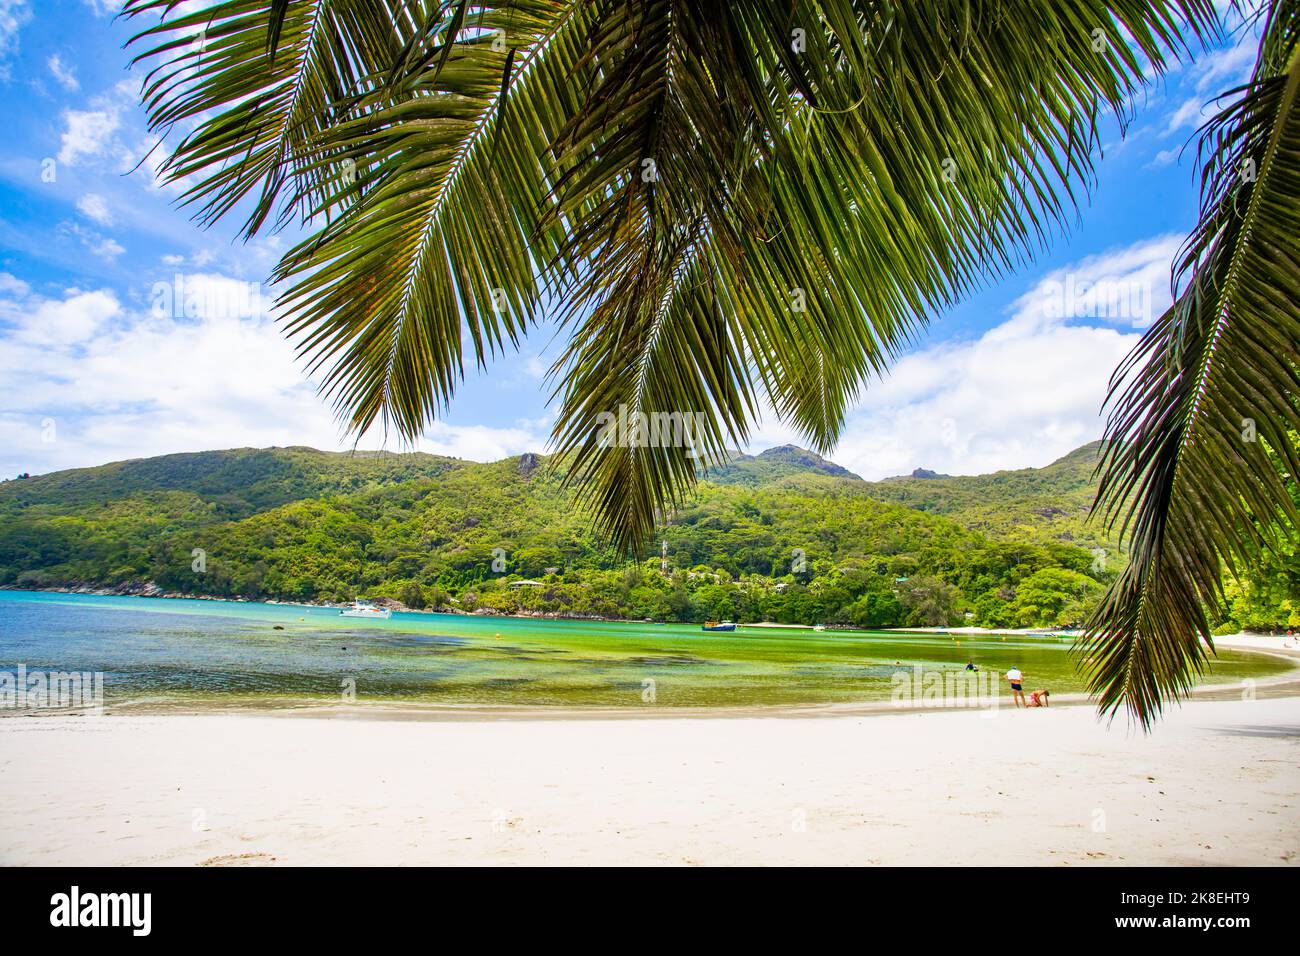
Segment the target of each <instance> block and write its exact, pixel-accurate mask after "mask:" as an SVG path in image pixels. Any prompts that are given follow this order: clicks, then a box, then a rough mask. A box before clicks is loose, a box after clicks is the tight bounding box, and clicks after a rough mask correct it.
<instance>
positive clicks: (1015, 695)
mask: <svg viewBox="0 0 1300 956" xmlns="http://www.w3.org/2000/svg"><path fill="white" fill-rule="evenodd" d="M1007 680H1008V681H1010V682H1011V699H1012V700H1013V701H1015V704H1016V706H1017V707H1026V706H1028V705H1027V704H1026V703H1025V691H1024V686H1025V675H1024V674H1022V673H1020V668H1019V667H1013V668H1011V670H1009V671H1007Z"/></svg>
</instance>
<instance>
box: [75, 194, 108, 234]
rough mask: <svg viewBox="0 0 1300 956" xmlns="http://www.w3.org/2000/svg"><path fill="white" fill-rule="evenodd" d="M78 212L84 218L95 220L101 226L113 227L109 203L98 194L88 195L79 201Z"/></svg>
mask: <svg viewBox="0 0 1300 956" xmlns="http://www.w3.org/2000/svg"><path fill="white" fill-rule="evenodd" d="M77 210H78V211H79V212H80V213H81V214H82V215H83V216H86V217H87V218H89V219H93V220H95V222H97V223H99V224H100V225H101V226H111V225H112V224H113V214H112V213H111V212H110V211H109V209H108V203H107V202H105V201H104V197H103V196H101V195H99V194H98V193H86V195H84V196H82V197H81V198H80V199H78V200H77Z"/></svg>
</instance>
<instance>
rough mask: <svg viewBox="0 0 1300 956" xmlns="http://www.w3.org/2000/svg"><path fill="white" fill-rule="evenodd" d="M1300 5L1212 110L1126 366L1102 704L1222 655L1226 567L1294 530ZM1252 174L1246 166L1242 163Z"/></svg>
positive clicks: (1278, 5) (1099, 649)
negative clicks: (1190, 197) (1169, 296)
mask: <svg viewBox="0 0 1300 956" xmlns="http://www.w3.org/2000/svg"><path fill="white" fill-rule="evenodd" d="M1298 12H1300V4H1297V3H1296V2H1295V0H1280V2H1275V3H1273V4H1272V5H1271V6H1270V7H1269V12H1268V17H1267V22H1266V24H1265V26H1264V29H1263V31H1262V38H1261V42H1260V50H1259V54H1258V57H1257V62H1256V67H1255V71H1254V75H1253V77H1252V79H1251V81H1250V83H1249V84H1247V85H1246V86H1245V87H1243V88H1242V89H1240V90H1239V91H1237V96H1236V98H1235V99H1234V100H1232V101H1230V102H1229V103H1228V104H1227V105H1226V106H1224V107H1223V109H1222V110H1221V112H1220V113H1219V114H1218V115H1217V116H1216V117H1215V118H1214V119H1213V120H1211V122H1210V123H1208V124H1207V125H1206V127H1205V128H1204V130H1203V133H1202V139H1201V144H1200V150H1199V153H1200V156H1201V157H1202V160H1203V163H1204V169H1203V174H1202V203H1201V215H1200V222H1199V224H1198V227H1197V230H1196V231H1195V232H1194V233H1193V234H1192V236H1191V238H1190V239H1189V240H1188V242H1187V245H1186V247H1185V248H1184V251H1183V253H1182V254H1181V258H1180V260H1179V261H1178V262H1177V263H1176V264H1175V276H1176V278H1178V279H1180V280H1181V291H1180V293H1179V295H1178V297H1177V298H1176V300H1175V302H1174V304H1173V305H1172V306H1171V307H1170V309H1169V310H1168V311H1167V312H1166V313H1165V314H1164V315H1163V316H1161V317H1160V318H1159V319H1158V320H1157V321H1156V322H1155V323H1154V324H1153V325H1152V327H1151V328H1150V329H1149V330H1148V331H1147V332H1146V333H1145V334H1144V336H1143V338H1142V340H1141V341H1140V342H1139V344H1138V345H1137V347H1136V348H1135V349H1134V351H1133V353H1132V355H1131V356H1130V358H1129V359H1128V361H1127V362H1126V363H1125V364H1124V365H1122V366H1121V369H1120V373H1119V374H1117V377H1116V384H1115V386H1114V388H1113V392H1112V396H1111V414H1110V419H1109V422H1108V426H1107V435H1106V439H1107V446H1106V456H1105V459H1104V462H1103V467H1102V470H1101V481H1100V485H1099V490H1098V496H1097V507H1096V509H1095V510H1096V511H1097V512H1099V513H1102V514H1104V515H1105V516H1106V520H1107V521H1108V522H1110V523H1112V524H1114V523H1119V524H1121V526H1122V529H1123V530H1124V531H1125V532H1126V533H1127V534H1128V536H1129V551H1130V564H1129V566H1128V567H1127V568H1126V569H1125V571H1124V573H1123V575H1121V577H1120V578H1119V579H1118V580H1117V581H1116V582H1115V583H1114V584H1113V585H1112V587H1111V590H1110V592H1109V593H1108V594H1107V596H1106V599H1105V600H1104V601H1103V603H1102V605H1101V606H1100V607H1099V608H1098V610H1097V612H1096V614H1095V615H1094V616H1093V618H1092V620H1091V621H1090V623H1089V627H1088V630H1087V634H1086V635H1085V638H1084V640H1083V641H1082V643H1081V647H1082V648H1083V649H1084V652H1085V653H1086V654H1087V655H1088V657H1089V658H1090V660H1091V665H1092V667H1093V672H1092V674H1091V677H1090V687H1091V689H1092V691H1093V692H1094V693H1095V694H1096V696H1097V698H1098V700H1099V703H1100V705H1101V707H1102V708H1103V710H1104V711H1108V712H1111V713H1114V711H1115V710H1116V709H1118V708H1119V707H1125V708H1127V709H1128V711H1129V712H1130V713H1131V714H1132V715H1133V716H1134V717H1135V718H1136V720H1137V721H1138V722H1139V723H1140V724H1141V725H1142V726H1143V727H1149V726H1150V723H1151V721H1152V720H1154V719H1155V717H1156V716H1158V715H1159V713H1160V709H1161V706H1162V704H1163V702H1165V701H1166V700H1169V699H1179V698H1181V697H1183V696H1185V695H1186V694H1187V692H1188V691H1189V690H1190V689H1191V687H1192V685H1193V684H1194V682H1195V679H1196V677H1197V676H1199V674H1200V673H1201V671H1202V670H1203V668H1204V667H1205V665H1206V663H1207V661H1208V655H1209V654H1210V653H1212V652H1213V639H1212V637H1211V628H1210V623H1209V617H1208V615H1207V610H1214V609H1217V608H1219V607H1220V606H1221V602H1222V597H1223V578H1224V575H1225V574H1235V573H1237V572H1238V571H1239V570H1241V569H1245V568H1249V567H1251V566H1252V565H1253V564H1254V563H1255V562H1256V560H1257V559H1258V557H1259V555H1260V554H1261V553H1262V552H1263V551H1264V550H1267V549H1276V548H1277V547H1278V546H1279V544H1280V542H1281V540H1282V539H1283V538H1284V537H1285V536H1288V535H1293V534H1294V533H1295V530H1294V529H1296V528H1297V527H1300V520H1298V519H1300V515H1298V514H1297V509H1296V506H1295V502H1294V501H1293V499H1292V497H1291V495H1290V493H1289V492H1288V489H1287V481H1288V476H1294V475H1296V474H1300V471H1298V470H1297V466H1300V454H1298V453H1297V444H1296V441H1295V434H1296V432H1297V431H1298V430H1300V406H1298V404H1297V396H1300V372H1298V369H1300V281H1298V280H1300V244H1298V243H1297V239H1296V237H1297V235H1300V230H1298V227H1300V210H1298V208H1297V205H1296V202H1295V199H1294V197H1295V196H1297V195H1300V112H1298V111H1297V110H1296V103H1297V101H1298V98H1300V56H1298V53H1300V43H1298V42H1297V41H1298V40H1300V30H1297V26H1300V16H1298ZM1243 172H1248V174H1245V175H1244V174H1243Z"/></svg>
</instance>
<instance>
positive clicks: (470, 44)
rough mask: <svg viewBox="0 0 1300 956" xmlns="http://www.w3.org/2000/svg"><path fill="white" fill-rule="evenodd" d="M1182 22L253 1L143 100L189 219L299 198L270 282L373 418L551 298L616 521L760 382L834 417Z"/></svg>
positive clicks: (639, 6)
mask: <svg viewBox="0 0 1300 956" xmlns="http://www.w3.org/2000/svg"><path fill="white" fill-rule="evenodd" d="M165 6H167V5H166V4H164V3H153V2H146V0H137V2H135V3H133V4H132V5H131V8H130V9H131V11H132V12H134V13H139V12H143V11H145V10H151V9H156V8H160V7H165ZM204 24H211V25H210V26H207V30H208V34H209V42H208V51H209V52H208V53H207V55H206V56H205V57H204V58H198V57H195V56H193V55H192V53H191V51H189V48H188V46H187V45H186V44H187V42H188V40H189V39H190V38H191V37H192V35H193V34H194V33H195V31H197V30H199V29H202V28H203V25H204ZM1188 28H1190V31H1191V33H1192V34H1193V35H1197V36H1206V35H1210V34H1212V33H1214V31H1215V29H1216V21H1215V19H1214V7H1213V3H1212V2H1211V0H1165V2H1157V3H1150V2H1145V0H1144V2H1137V0H1111V2H1104V0H1057V2H1054V3H1050V4H1045V3H1039V2H1033V0H982V2H976V0H906V2H903V0H823V2H811V0H795V2H793V3H792V2H790V0H745V2H737V3H730V4H717V5H697V4H691V3H686V2H684V0H585V2H578V0H573V2H567V3H566V2H542V0H512V2H503V3H479V4H475V5H473V6H469V5H467V4H466V3H464V2H463V0H458V2H448V3H436V2H432V0H429V2H426V3H415V4H404V3H397V2H393V3H391V4H375V5H367V4H363V3H360V2H353V0H319V2H289V3H287V4H285V3H283V2H279V0H265V2H260V3H259V2H252V0H245V2H233V3H225V4H218V5H216V6H215V7H214V8H213V9H212V11H205V12H203V13H199V14H191V15H188V16H185V17H182V18H178V19H173V20H168V21H166V22H165V23H164V24H163V25H161V26H159V27H157V28H154V29H152V30H149V31H146V33H145V34H144V36H145V37H148V38H150V42H152V43H153V44H154V45H153V47H152V48H151V49H150V50H149V51H147V52H146V53H145V54H143V56H144V57H146V58H149V59H151V60H156V61H158V65H157V66H155V68H154V72H153V73H152V74H151V80H150V84H149V86H148V88H147V91H146V102H147V103H148V104H149V107H150V111H151V118H152V119H153V121H154V123H155V125H157V126H159V127H160V128H167V127H169V126H172V125H183V124H184V123H188V122H197V123H198V124H199V125H198V126H197V128H196V131H195V132H194V133H191V134H190V135H189V136H187V137H186V138H185V139H183V140H182V141H181V143H180V145H179V146H178V147H177V149H176V150H175V152H174V153H173V155H172V157H171V160H170V164H169V167H168V171H169V173H170V174H172V175H174V176H178V177H179V176H189V175H200V174H202V175H205V176H206V178H205V179H202V180H201V181H200V182H199V183H198V185H196V186H194V187H193V188H191V190H190V191H189V193H188V194H187V199H188V200H189V201H191V202H199V203H202V204H203V205H202V207H201V208H202V211H203V217H204V218H205V219H207V220H210V219H211V218H213V217H216V216H220V215H222V214H225V213H226V212H228V211H229V210H231V209H233V208H235V207H236V206H238V205H240V204H241V202H243V201H244V200H245V199H246V197H247V199H248V201H250V202H252V204H253V212H252V215H250V218H249V222H248V227H249V229H250V230H255V229H257V228H260V227H261V226H262V225H263V223H264V222H265V221H266V220H267V218H268V217H269V216H270V214H271V211H272V210H273V209H274V210H278V217H277V219H278V221H284V220H285V219H286V218H287V217H289V216H291V215H293V214H294V213H295V212H296V213H297V214H299V215H303V216H306V217H307V220H308V224H309V225H310V227H311V228H313V229H315V232H314V233H313V234H312V235H310V236H309V237H308V238H307V239H306V240H305V241H303V242H302V243H300V244H299V245H298V246H297V247H296V248H294V249H293V250H292V251H290V252H289V253H288V254H287V255H286V256H285V258H284V260H283V261H282V262H281V264H280V267H279V269H278V270H277V273H276V279H277V281H278V282H280V283H281V284H282V288H283V289H284V290H285V291H284V293H283V295H282V297H281V301H280V305H281V308H282V309H283V310H284V312H285V313H286V315H288V316H289V318H288V319H287V328H288V331H289V333H290V334H291V335H293V336H294V338H295V339H296V340H297V342H298V344H299V347H300V348H301V349H302V350H303V352H304V354H305V355H307V356H308V357H309V358H310V360H311V361H312V362H313V363H314V365H315V366H316V367H320V368H322V369H324V370H325V378H324V385H325V388H326V390H327V391H328V392H329V394H331V395H332V396H333V398H334V400H335V402H336V404H337V407H338V409H339V411H340V413H341V415H342V416H343V417H344V418H345V419H346V420H347V421H348V422H349V423H350V424H351V426H352V427H353V428H354V429H356V430H357V431H364V430H365V429H367V428H369V427H371V426H372V425H374V424H375V423H376V422H380V421H382V422H383V423H384V425H385V426H389V425H391V426H393V427H394V428H395V429H396V430H397V432H398V433H399V434H400V435H401V436H402V437H403V438H408V439H409V438H414V437H415V436H416V435H418V434H419V432H420V430H421V429H422V428H423V427H424V425H425V424H427V423H428V421H429V420H430V419H431V418H433V417H434V416H435V415H436V414H438V413H440V411H441V410H442V408H443V407H445V405H446V403H447V402H448V401H449V400H450V398H451V396H452V395H453V393H454V389H455V387H456V383H457V381H458V380H459V378H460V376H461V375H462V374H463V367H464V353H465V352H466V351H467V350H468V351H471V352H472V354H473V356H474V360H475V361H477V362H479V363H484V362H486V360H487V359H488V357H490V356H491V355H492V354H494V353H495V352H496V351H498V350H500V349H502V348H505V347H508V346H509V345H510V344H512V343H514V342H515V341H516V340H517V339H518V337H519V335H520V334H522V333H523V331H524V330H525V329H526V328H527V327H528V325H529V324H530V323H531V322H533V321H534V320H536V319H537V318H538V317H539V315H540V314H541V312H542V310H543V309H544V308H546V307H547V306H548V305H554V306H555V307H556V308H557V309H558V312H559V316H560V318H561V320H562V322H563V323H564V327H565V330H566V331H567V334H568V336H569V339H568V344H567V347H566V348H565V349H564V351H563V353H562V355H561V357H560V359H559V361H558V362H557V363H556V366H555V369H554V375H555V379H556V382H557V398H558V401H559V416H558V421H557V424H556V428H555V432H554V443H555V446H556V450H557V451H558V452H560V453H561V458H562V460H563V461H564V462H566V466H567V467H568V468H569V469H570V472H569V475H570V480H571V481H572V482H574V483H575V484H576V485H577V486H578V487H579V488H580V489H581V490H582V491H583V494H584V498H585V500H586V501H587V502H588V503H589V504H590V506H591V507H592V508H593V511H594V514H595V517H596V520H597V521H598V523H599V524H600V525H601V527H602V528H603V529H604V530H605V531H606V532H607V533H608V534H609V535H610V537H611V538H612V539H613V540H614V541H616V542H617V543H618V544H619V545H620V546H621V547H624V548H627V549H635V548H637V547H639V546H640V545H641V544H642V543H643V542H644V540H645V539H646V536H647V535H648V534H649V533H650V531H651V530H652V528H653V522H654V516H655V514H656V512H660V511H662V510H663V509H664V508H667V507H671V506H672V504H673V503H674V502H676V501H678V500H680V498H681V496H682V495H683V494H685V493H686V491H688V490H689V488H690V487H691V486H692V484H693V483H694V481H695V478H696V474H697V472H698V469H699V467H700V465H701V464H708V463H709V462H710V461H712V460H714V459H716V458H718V457H720V456H722V455H724V454H725V453H726V449H727V448H728V447H729V446H732V445H734V444H736V443H738V442H740V441H743V440H744V437H745V435H746V434H747V430H748V428H749V427H750V426H751V424H752V423H753V421H754V420H755V417H756V415H757V414H758V410H759V409H760V408H762V407H763V406H764V405H766V406H769V407H771V408H772V409H773V410H774V411H775V413H776V414H777V415H778V416H779V417H781V418H782V419H784V420H786V421H788V422H790V423H792V424H793V425H795V426H796V427H797V428H798V429H800V430H801V431H802V432H804V433H805V435H806V436H808V440H809V442H810V443H811V444H813V445H814V446H815V447H817V448H818V449H820V450H823V451H824V450H829V448H830V447H831V446H832V445H833V443H834V442H835V441H836V439H837V437H838V435H839V433H840V430H841V428H842V426H843V422H844V418H845V414H846V411H847V409H848V407H849V405H850V403H851V401H852V399H853V396H854V395H855V394H856V393H857V391H858V390H859V389H861V388H862V387H864V386H865V385H866V384H867V383H868V382H869V381H870V379H871V378H872V377H874V376H875V375H878V374H881V373H883V371H884V370H885V369H886V368H887V367H888V363H889V361H890V359H891V358H892V357H893V356H894V355H895V354H896V353H897V352H898V350H899V349H900V348H902V347H903V346H904V345H905V344H906V343H907V342H908V341H909V339H910V337H911V336H912V335H913V334H914V333H915V332H916V330H918V329H919V328H920V327H921V326H922V325H923V323H924V322H925V320H926V317H927V316H928V315H929V314H931V313H932V312H933V311H934V310H935V309H937V308H942V307H943V306H945V305H947V304H949V303H951V302H953V301H955V300H956V299H957V298H958V297H959V296H961V295H962V294H963V293H965V292H966V291H968V290H969V289H971V288H972V287H974V286H975V285H977V284H978V283H981V282H984V281H987V280H988V279H989V278H991V277H994V276H997V275H999V274H1002V273H1003V272H1005V271H1006V270H1008V269H1009V268H1011V267H1014V266H1015V265H1016V264H1018V263H1020V262H1022V261H1024V259H1025V258H1027V257H1028V256H1030V255H1032V254H1033V252H1034V251H1035V250H1036V249H1037V248H1039V247H1041V246H1042V245H1044V244H1045V243H1046V242H1047V241H1049V239H1050V238H1051V237H1052V235H1053V233H1054V232H1055V231H1056V230H1057V229H1058V228H1059V227H1060V226H1061V225H1062V224H1063V223H1064V222H1065V221H1066V220H1067V218H1068V217H1069V215H1071V213H1072V211H1073V209H1074V207H1075V198H1076V195H1077V193H1078V191H1079V190H1081V189H1085V188H1086V187H1087V186H1088V184H1089V183H1090V181H1091V176H1092V159H1093V154H1094V152H1095V147H1096V145H1097V135H1096V123H1097V121H1098V118H1099V116H1100V115H1101V113H1102V112H1103V111H1104V110H1108V109H1109V110H1116V111H1122V110H1123V109H1124V106H1125V104H1126V103H1127V101H1128V99H1129V97H1130V96H1131V94H1132V93H1133V92H1134V91H1135V90H1136V89H1137V88H1138V86H1139V85H1140V84H1141V83H1142V82H1144V71H1145V70H1146V69H1147V67H1148V66H1151V67H1153V68H1154V69H1155V70H1156V71H1157V72H1158V71H1159V70H1161V69H1163V67H1164V64H1165V58H1166V56H1167V55H1168V51H1170V50H1173V51H1175V52H1177V53H1181V52H1182V51H1183V49H1185V47H1184V41H1183V39H1182V37H1181V34H1180V31H1181V30H1183V29H1188ZM277 31H278V34H277ZM214 37H215V38H216V40H215V46H214V41H213V39H212V38H214ZM272 51H274V55H272ZM342 170H346V171H348V172H349V173H350V175H344V174H343V173H342ZM466 339H468V346H467V345H466V341H465V340H466ZM620 411H622V413H623V415H624V416H625V417H624V420H629V419H630V420H637V421H639V420H640V418H641V416H642V415H645V416H646V420H647V421H650V420H654V421H657V422H665V421H666V422H667V423H668V428H669V436H670V440H668V441H663V440H662V436H661V439H660V440H655V441H650V442H645V441H640V440H637V439H635V437H634V436H627V435H621V434H616V435H613V436H611V433H610V430H609V428H608V427H606V426H607V425H608V424H609V422H610V417H611V416H613V417H614V420H615V421H618V420H619V418H618V416H619V415H620ZM652 417H653V418H652ZM674 423H681V424H674ZM686 423H689V426H688V427H689V429H690V434H689V442H688V441H686V440H685V438H684V437H682V436H681V429H682V427H683V426H684V425H686ZM674 430H675V431H674ZM674 434H676V435H677V436H678V437H675V438H674V437H672V436H673V435H674ZM629 438H632V440H628V439H629Z"/></svg>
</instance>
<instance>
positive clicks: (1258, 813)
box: [0, 697, 1300, 866]
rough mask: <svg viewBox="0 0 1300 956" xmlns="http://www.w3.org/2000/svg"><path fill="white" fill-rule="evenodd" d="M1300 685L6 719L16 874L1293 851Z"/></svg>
mask: <svg viewBox="0 0 1300 956" xmlns="http://www.w3.org/2000/svg"><path fill="white" fill-rule="evenodd" d="M1298 793H1300V698H1295V697H1290V698H1279V699H1258V700H1249V701H1246V700H1231V701H1205V700H1198V701H1194V702H1191V703H1188V704H1186V705H1184V706H1183V707H1181V708H1178V709H1175V710H1174V711H1172V712H1171V713H1170V714H1169V716H1168V717H1167V718H1166V719H1165V720H1164V721H1163V722H1162V724H1161V725H1160V726H1159V727H1158V728H1157V730H1156V732H1155V733H1154V734H1153V735H1151V736H1140V735H1136V734H1131V733H1128V732H1127V730H1126V728H1125V726H1124V725H1123V723H1122V721H1121V722H1117V723H1116V724H1115V725H1114V726H1113V727H1111V728H1109V729H1108V728H1107V727H1106V726H1104V725H1101V724H1099V723H1098V722H1097V720H1096V718H1095V715H1094V714H1093V712H1092V711H1091V709H1089V708H1084V707H1068V708H1059V709H1051V710H1036V711H1013V710H1010V709H1008V708H1002V709H1000V710H997V711H993V712H982V711H962V712H951V711H950V712H943V711H927V712H917V713H910V714H898V715H884V716H870V717H857V716H837V717H822V718H816V719H808V718H797V717H766V718H765V717H743V718H714V719H708V720H702V719H694V718H682V719H672V718H660V719H656V720H642V719H622V720H600V719H588V720H577V721H553V720H552V721H544V720H510V721H402V720H347V719H330V718H323V717H322V718H313V717H298V718H294V719H286V718H283V717H273V716H227V715H216V714H214V715H202V716H158V717H139V716H131V717H126V716H116V717H114V716H109V717H101V718H86V717H33V718H13V719H6V720H0V832H2V833H3V834H4V839H3V840H2V841H0V863H5V864H37V863H44V864H146V863H163V864H182V865H191V864H208V865H239V864H282V865H283V864H345V863H361V864H366V863H408V864H443V863H464V864H499V863H536V864H556V863H592V864H596V863H614V864H693V863H694V864H782V863H795V864H866V863H882V864H1016V865H1024V864H1062V865H1073V866H1077V865H1086V864H1099V863H1104V864H1130V865H1131V864H1175V865H1180V864H1286V863H1291V864H1294V863H1296V862H1297V861H1298V860H1300V813H1298V812H1297V811H1298V805H1300V797H1298V796H1297V794H1298Z"/></svg>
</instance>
